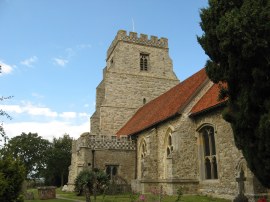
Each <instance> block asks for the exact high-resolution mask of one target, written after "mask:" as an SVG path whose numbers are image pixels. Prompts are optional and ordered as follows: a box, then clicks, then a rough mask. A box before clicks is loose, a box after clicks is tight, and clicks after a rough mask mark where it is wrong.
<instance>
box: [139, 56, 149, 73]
mask: <svg viewBox="0 0 270 202" xmlns="http://www.w3.org/2000/svg"><path fill="white" fill-rule="evenodd" d="M148 63H149V54H144V53H141V54H140V69H141V71H147V70H148V66H149V65H148Z"/></svg>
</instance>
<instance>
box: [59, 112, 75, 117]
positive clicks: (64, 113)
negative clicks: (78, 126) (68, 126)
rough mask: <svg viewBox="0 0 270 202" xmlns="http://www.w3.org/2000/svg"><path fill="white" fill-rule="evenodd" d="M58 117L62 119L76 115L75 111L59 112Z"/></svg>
mask: <svg viewBox="0 0 270 202" xmlns="http://www.w3.org/2000/svg"><path fill="white" fill-rule="evenodd" d="M59 117H61V118H64V119H73V118H76V117H77V113H76V112H63V113H61V114H59Z"/></svg>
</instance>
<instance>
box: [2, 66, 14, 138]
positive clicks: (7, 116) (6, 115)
mask: <svg viewBox="0 0 270 202" xmlns="http://www.w3.org/2000/svg"><path fill="white" fill-rule="evenodd" d="M1 71H2V68H1V65H0V74H1ZM11 97H12V96H9V97H3V96H2V97H0V101H4V100H6V99H10V98H11ZM0 116H4V117H6V118H8V119H11V116H10V115H9V114H8V113H6V112H5V111H4V110H2V109H0ZM7 139H8V138H7V135H6V133H5V130H4V127H3V122H2V123H0V142H2V141H4V143H5V142H6V140H7Z"/></svg>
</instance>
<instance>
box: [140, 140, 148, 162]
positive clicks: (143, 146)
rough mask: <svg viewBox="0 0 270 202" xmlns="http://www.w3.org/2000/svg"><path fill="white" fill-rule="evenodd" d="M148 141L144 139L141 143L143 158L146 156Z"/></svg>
mask: <svg viewBox="0 0 270 202" xmlns="http://www.w3.org/2000/svg"><path fill="white" fill-rule="evenodd" d="M146 152H147V150H146V142H145V140H143V142H142V143H141V147H140V156H141V158H142V159H143V158H144V157H145V156H146Z"/></svg>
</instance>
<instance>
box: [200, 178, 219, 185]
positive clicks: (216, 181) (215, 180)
mask: <svg viewBox="0 0 270 202" xmlns="http://www.w3.org/2000/svg"><path fill="white" fill-rule="evenodd" d="M217 183H220V182H219V179H209V180H207V179H204V180H202V181H201V184H217Z"/></svg>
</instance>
